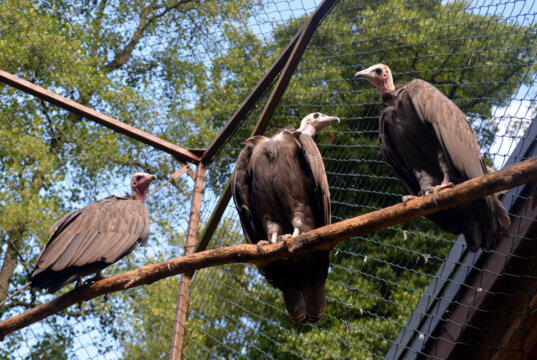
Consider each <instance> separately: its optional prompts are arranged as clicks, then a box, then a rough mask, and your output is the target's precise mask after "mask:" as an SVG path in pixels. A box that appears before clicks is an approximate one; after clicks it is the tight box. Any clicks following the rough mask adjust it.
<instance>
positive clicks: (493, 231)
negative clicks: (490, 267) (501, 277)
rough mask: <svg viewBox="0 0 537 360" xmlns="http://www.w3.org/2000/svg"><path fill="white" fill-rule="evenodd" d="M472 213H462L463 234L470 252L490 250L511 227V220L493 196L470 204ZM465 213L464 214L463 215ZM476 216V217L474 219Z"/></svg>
mask: <svg viewBox="0 0 537 360" xmlns="http://www.w3.org/2000/svg"><path fill="white" fill-rule="evenodd" d="M471 205H472V206H470V207H469V208H468V210H470V211H471V212H472V213H466V211H463V213H462V215H463V216H464V218H463V219H464V220H463V234H464V237H465V239H466V244H467V245H468V248H469V249H470V250H471V251H477V250H478V249H479V248H481V249H485V250H490V249H492V248H493V247H494V245H495V244H496V242H497V241H498V240H499V239H500V237H501V236H502V235H504V234H506V233H507V232H508V231H509V228H510V227H511V220H510V219H509V215H508V214H507V212H506V211H505V208H504V207H503V205H502V203H501V202H500V200H498V198H497V197H496V196H494V195H490V196H487V197H486V198H485V199H480V200H478V201H475V202H473V203H471ZM465 213H466V214H465ZM475 214H477V217H475Z"/></svg>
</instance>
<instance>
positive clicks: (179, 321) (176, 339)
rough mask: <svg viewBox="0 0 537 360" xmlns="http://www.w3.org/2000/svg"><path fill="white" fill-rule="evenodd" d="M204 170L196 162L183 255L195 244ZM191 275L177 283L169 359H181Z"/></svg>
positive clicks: (182, 277)
mask: <svg viewBox="0 0 537 360" xmlns="http://www.w3.org/2000/svg"><path fill="white" fill-rule="evenodd" d="M205 172H206V168H205V165H203V163H201V162H200V163H198V166H197V169H196V180H195V181H194V192H193V194H192V203H191V207H190V218H189V220H188V231H187V239H186V243H185V255H189V254H192V253H193V252H194V247H195V246H196V239H197V237H198V229H199V224H200V216H201V201H202V199H203V190H204V189H205ZM193 275H194V274H193V273H185V274H183V275H182V276H181V281H180V283H179V293H178V295H177V310H176V313H175V321H174V323H173V334H172V345H171V350H170V359H171V360H179V359H181V353H182V350H183V341H184V338H185V329H186V319H187V317H188V306H189V304H190V284H191V281H192V276H193Z"/></svg>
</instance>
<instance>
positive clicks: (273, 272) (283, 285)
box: [262, 251, 329, 324]
mask: <svg viewBox="0 0 537 360" xmlns="http://www.w3.org/2000/svg"><path fill="white" fill-rule="evenodd" d="M328 264H329V253H327V252H324V251H323V252H313V253H309V254H304V255H302V256H295V257H293V258H291V259H288V260H277V261H275V262H273V263H270V264H269V265H267V266H266V267H265V268H264V269H262V274H263V275H264V276H265V277H266V278H267V280H268V281H269V282H270V283H271V284H272V285H273V286H275V287H276V288H278V289H280V290H281V291H282V293H283V299H284V302H285V307H286V309H287V312H288V314H289V317H290V318H291V320H293V321H295V322H298V323H301V324H314V323H316V322H318V321H319V320H321V319H322V318H323V316H324V309H325V302H326V300H325V299H326V297H325V280H326V277H327V275H328Z"/></svg>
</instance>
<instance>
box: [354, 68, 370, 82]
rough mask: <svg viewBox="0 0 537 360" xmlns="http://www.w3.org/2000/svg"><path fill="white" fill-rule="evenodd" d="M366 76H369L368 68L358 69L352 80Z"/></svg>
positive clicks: (365, 77)
mask: <svg viewBox="0 0 537 360" xmlns="http://www.w3.org/2000/svg"><path fill="white" fill-rule="evenodd" d="M368 77H369V69H365V70H362V71H358V72H357V73H356V74H354V80H358V79H367V78H368Z"/></svg>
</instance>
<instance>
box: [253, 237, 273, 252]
mask: <svg viewBox="0 0 537 360" xmlns="http://www.w3.org/2000/svg"><path fill="white" fill-rule="evenodd" d="M268 244H270V243H269V242H268V241H267V240H261V241H259V242H258V243H257V244H256V245H257V250H259V252H260V253H261V254H264V252H263V246H265V245H268Z"/></svg>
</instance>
